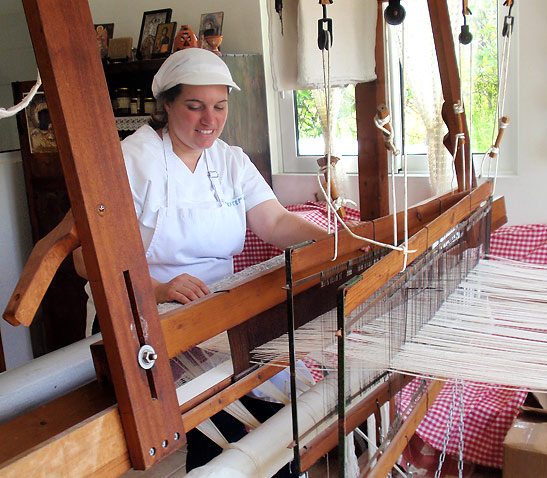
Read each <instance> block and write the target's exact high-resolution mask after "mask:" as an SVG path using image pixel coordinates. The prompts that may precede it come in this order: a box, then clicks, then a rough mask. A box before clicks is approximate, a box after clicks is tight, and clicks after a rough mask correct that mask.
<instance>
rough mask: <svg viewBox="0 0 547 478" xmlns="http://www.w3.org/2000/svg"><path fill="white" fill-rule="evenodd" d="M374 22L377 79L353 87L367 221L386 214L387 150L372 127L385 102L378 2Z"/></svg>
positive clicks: (363, 217) (361, 197) (364, 218)
mask: <svg viewBox="0 0 547 478" xmlns="http://www.w3.org/2000/svg"><path fill="white" fill-rule="evenodd" d="M377 12H378V16H377V20H376V48H375V50H374V51H375V59H376V80H374V81H370V82H367V83H359V84H357V85H356V87H355V112H356V121H357V143H358V169H359V210H360V212H361V220H362V221H367V220H371V219H376V218H378V217H381V216H386V215H388V214H389V188H388V170H387V150H386V148H385V147H384V141H383V137H382V133H381V132H380V130H378V128H376V126H375V124H374V117H375V116H376V107H377V106H378V105H380V104H385V103H386V90H385V73H384V68H385V66H384V38H383V24H384V21H383V13H382V12H383V9H382V3H381V2H378V7H377Z"/></svg>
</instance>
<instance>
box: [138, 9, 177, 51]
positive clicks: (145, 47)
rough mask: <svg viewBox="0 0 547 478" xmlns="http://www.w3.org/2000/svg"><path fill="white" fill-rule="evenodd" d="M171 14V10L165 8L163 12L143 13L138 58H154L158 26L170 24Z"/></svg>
mask: <svg viewBox="0 0 547 478" xmlns="http://www.w3.org/2000/svg"><path fill="white" fill-rule="evenodd" d="M171 12H172V10H171V9H170V8H164V9H163V10H152V11H150V12H144V13H143V16H142V24H141V32H140V35H139V43H138V44H137V57H138V58H140V59H149V58H151V57H152V52H153V50H154V41H155V39H156V35H157V33H158V25H161V24H164V23H169V21H170V20H171Z"/></svg>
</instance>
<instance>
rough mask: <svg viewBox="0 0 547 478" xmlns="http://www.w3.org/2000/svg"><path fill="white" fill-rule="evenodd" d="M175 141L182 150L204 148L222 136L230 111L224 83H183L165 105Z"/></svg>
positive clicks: (191, 150) (170, 129) (200, 150)
mask: <svg viewBox="0 0 547 478" xmlns="http://www.w3.org/2000/svg"><path fill="white" fill-rule="evenodd" d="M165 111H167V114H168V124H169V134H170V135H171V137H172V140H173V145H174V146H175V145H176V146H178V147H179V148H181V149H182V150H183V152H187V153H191V152H199V154H201V152H202V151H203V150H204V149H207V148H209V147H211V146H212V145H213V143H214V141H215V140H216V139H217V138H218V137H219V136H220V134H221V133H222V130H223V128H224V124H225V123H226V116H227V114H228V88H227V87H226V86H225V85H207V86H194V85H184V86H183V87H182V91H181V93H180V95H179V96H177V97H176V99H175V100H174V101H173V102H171V103H167V104H166V105H165Z"/></svg>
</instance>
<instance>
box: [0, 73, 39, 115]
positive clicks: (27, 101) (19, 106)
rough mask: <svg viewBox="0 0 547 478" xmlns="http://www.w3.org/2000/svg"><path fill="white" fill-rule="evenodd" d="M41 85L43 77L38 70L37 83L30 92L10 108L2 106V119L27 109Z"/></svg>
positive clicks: (0, 110) (0, 112)
mask: <svg viewBox="0 0 547 478" xmlns="http://www.w3.org/2000/svg"><path fill="white" fill-rule="evenodd" d="M41 85H42V79H41V78H40V71H38V76H37V78H36V83H35V84H34V86H33V87H32V88H31V90H30V92H29V94H28V95H27V96H26V97H25V98H24V99H23V100H22V101H20V102H19V103H18V104H16V105H14V106H12V107H10V108H0V119H3V118H9V117H11V116H14V115H16V114H17V113H19V111H21V110H23V109H25V108H26V107H27V106H28V105H29V104H30V102H31V101H32V99H33V98H34V95H36V93H37V92H38V88H40V86H41Z"/></svg>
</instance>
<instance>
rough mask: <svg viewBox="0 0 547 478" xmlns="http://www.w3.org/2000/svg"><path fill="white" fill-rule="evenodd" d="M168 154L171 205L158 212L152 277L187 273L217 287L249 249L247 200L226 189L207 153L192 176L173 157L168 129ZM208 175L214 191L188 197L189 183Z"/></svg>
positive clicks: (149, 255)
mask: <svg viewBox="0 0 547 478" xmlns="http://www.w3.org/2000/svg"><path fill="white" fill-rule="evenodd" d="M163 151H164V157H165V166H166V171H167V201H166V205H165V206H164V207H161V208H160V209H159V211H158V219H157V223H156V228H155V230H154V234H153V236H152V240H151V242H150V245H149V247H148V249H147V250H146V259H147V261H148V265H149V269H150V275H151V276H152V277H153V278H154V279H156V280H159V281H160V282H168V281H170V280H171V279H173V278H174V277H176V276H178V275H180V274H183V273H187V274H190V275H192V276H195V277H197V278H199V279H201V280H202V281H204V282H205V283H207V284H212V283H213V282H216V281H218V280H220V279H222V278H223V277H226V276H228V275H230V274H232V272H233V261H232V257H233V255H234V254H238V253H240V252H241V251H242V249H243V244H244V242H245V231H246V218H245V201H244V197H243V196H242V195H241V197H233V194H231V193H230V191H231V190H230V189H229V188H227V187H226V185H225V188H224V189H223V188H222V186H221V184H220V181H219V174H218V172H217V171H215V170H214V169H213V168H212V159H211V158H208V153H207V151H204V152H203V153H202V155H201V157H200V160H199V161H198V165H197V166H196V169H195V171H194V172H193V173H192V172H191V171H190V170H189V169H188V168H187V167H186V165H184V163H182V161H181V159H180V158H179V157H178V156H177V155H176V154H175V153H174V152H173V147H172V143H171V138H170V136H169V132H168V131H167V129H164V130H163ZM205 171H206V174H207V177H208V182H207V184H208V186H209V187H208V190H205V191H203V192H202V193H201V191H200V197H194V198H185V197H184V181H192V180H199V179H200V177H201V178H203V174H205ZM177 175H178V176H179V177H178V178H177ZM198 175H201V176H199V177H198ZM181 176H184V177H181ZM225 196H227V197H225Z"/></svg>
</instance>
